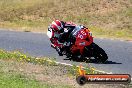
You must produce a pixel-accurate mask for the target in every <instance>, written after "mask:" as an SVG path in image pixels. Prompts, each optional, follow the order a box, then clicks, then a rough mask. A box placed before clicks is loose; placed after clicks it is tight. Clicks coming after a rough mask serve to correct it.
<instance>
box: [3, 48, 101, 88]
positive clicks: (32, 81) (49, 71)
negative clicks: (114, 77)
mask: <svg viewBox="0 0 132 88" xmlns="http://www.w3.org/2000/svg"><path fill="white" fill-rule="evenodd" d="M36 65H37V66H38V67H37V66H36ZM25 66H27V67H26V68H25ZM42 67H43V71H42ZM34 68H37V69H41V70H40V72H39V71H37V72H36V71H34V70H30V69H34ZM78 69H79V68H78V67H77V66H76V65H74V66H65V65H62V64H57V63H55V59H53V58H47V57H42V58H37V57H31V56H29V55H26V54H23V53H21V52H19V51H5V50H2V49H0V88H72V86H71V85H67V84H63V85H62V84H61V83H58V82H59V81H57V82H55V84H54V83H53V84H49V83H48V82H43V81H39V80H37V78H36V76H37V75H38V74H40V75H44V76H45V75H46V77H48V76H49V77H51V78H52V77H53V76H54V77H56V76H57V77H60V76H61V77H62V78H63V77H67V78H68V77H70V78H72V79H73V78H74V79H75V77H76V76H78V75H79V72H78ZM28 70H29V72H27V71H28ZM85 71H86V73H87V74H100V72H97V71H95V70H92V69H91V67H87V68H85ZM59 80H61V79H59ZM64 80H65V79H64Z"/></svg>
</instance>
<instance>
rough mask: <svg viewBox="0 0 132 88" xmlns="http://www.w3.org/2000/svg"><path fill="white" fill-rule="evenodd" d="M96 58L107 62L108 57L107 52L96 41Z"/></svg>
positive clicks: (98, 61)
mask: <svg viewBox="0 0 132 88" xmlns="http://www.w3.org/2000/svg"><path fill="white" fill-rule="evenodd" d="M94 58H95V59H96V61H97V63H105V62H106V61H107V59H108V56H107V54H106V53H105V51H104V50H103V49H102V48H100V47H99V46H98V45H97V44H95V43H94Z"/></svg>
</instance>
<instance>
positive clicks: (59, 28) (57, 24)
mask: <svg viewBox="0 0 132 88" xmlns="http://www.w3.org/2000/svg"><path fill="white" fill-rule="evenodd" d="M51 27H52V29H53V31H55V32H59V33H61V32H63V31H64V22H63V21H59V20H55V21H53V22H52V23H51Z"/></svg>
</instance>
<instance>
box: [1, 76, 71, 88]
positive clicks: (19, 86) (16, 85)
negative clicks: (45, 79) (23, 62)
mask: <svg viewBox="0 0 132 88" xmlns="http://www.w3.org/2000/svg"><path fill="white" fill-rule="evenodd" d="M0 88H72V87H70V86H65V85H53V84H48V83H47V84H46V83H40V82H39V81H37V80H34V79H32V80H31V79H29V78H26V77H25V76H24V75H21V74H16V73H14V74H13V73H12V74H9V73H0Z"/></svg>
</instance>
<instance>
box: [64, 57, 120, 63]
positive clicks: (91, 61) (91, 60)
mask: <svg viewBox="0 0 132 88" xmlns="http://www.w3.org/2000/svg"><path fill="white" fill-rule="evenodd" d="M63 60H71V59H69V58H64V59H63ZM73 61H75V62H85V63H95V64H122V63H119V62H113V61H106V62H105V63H97V61H96V60H95V59H90V60H89V61H78V60H73Z"/></svg>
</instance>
